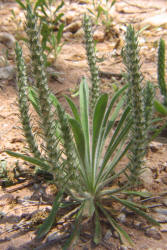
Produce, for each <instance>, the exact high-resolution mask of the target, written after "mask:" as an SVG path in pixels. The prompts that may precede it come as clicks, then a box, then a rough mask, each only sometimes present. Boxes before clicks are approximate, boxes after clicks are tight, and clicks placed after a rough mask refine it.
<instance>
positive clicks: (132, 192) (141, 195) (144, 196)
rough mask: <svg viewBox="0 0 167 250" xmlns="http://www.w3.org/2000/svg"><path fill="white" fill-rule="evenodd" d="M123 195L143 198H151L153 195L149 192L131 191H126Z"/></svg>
mask: <svg viewBox="0 0 167 250" xmlns="http://www.w3.org/2000/svg"><path fill="white" fill-rule="evenodd" d="M122 193H123V194H128V195H135V196H140V197H142V198H148V197H150V196H151V193H149V192H140V191H131V190H124V191H123V192H122Z"/></svg>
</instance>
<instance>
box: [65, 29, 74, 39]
mask: <svg viewBox="0 0 167 250" xmlns="http://www.w3.org/2000/svg"><path fill="white" fill-rule="evenodd" d="M72 37H73V34H72V33H71V32H70V31H68V32H65V33H64V34H63V38H64V39H65V40H66V41H68V40H70V39H71V38H72Z"/></svg>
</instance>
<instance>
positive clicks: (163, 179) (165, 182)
mask: <svg viewBox="0 0 167 250" xmlns="http://www.w3.org/2000/svg"><path fill="white" fill-rule="evenodd" d="M161 180H162V182H163V183H164V184H166V185H167V175H166V176H164V177H162V178H161Z"/></svg>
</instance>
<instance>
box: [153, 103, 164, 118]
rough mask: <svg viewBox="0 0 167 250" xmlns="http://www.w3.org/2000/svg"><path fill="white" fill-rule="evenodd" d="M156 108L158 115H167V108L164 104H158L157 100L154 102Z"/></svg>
mask: <svg viewBox="0 0 167 250" xmlns="http://www.w3.org/2000/svg"><path fill="white" fill-rule="evenodd" d="M154 108H155V109H156V111H157V112H158V113H160V114H161V115H165V116H166V115H167V107H165V106H164V105H163V104H162V103H160V102H158V101H157V100H155V101H154Z"/></svg>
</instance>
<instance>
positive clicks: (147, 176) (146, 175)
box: [140, 168, 154, 188]
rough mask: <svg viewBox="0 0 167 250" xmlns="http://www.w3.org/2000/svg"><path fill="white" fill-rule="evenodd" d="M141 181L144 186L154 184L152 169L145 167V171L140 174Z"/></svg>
mask: <svg viewBox="0 0 167 250" xmlns="http://www.w3.org/2000/svg"><path fill="white" fill-rule="evenodd" d="M140 179H141V181H142V182H143V185H144V187H145V188H146V187H148V186H151V185H153V184H154V179H153V174H152V171H151V169H149V168H145V169H144V171H143V173H142V174H141V176H140Z"/></svg>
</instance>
